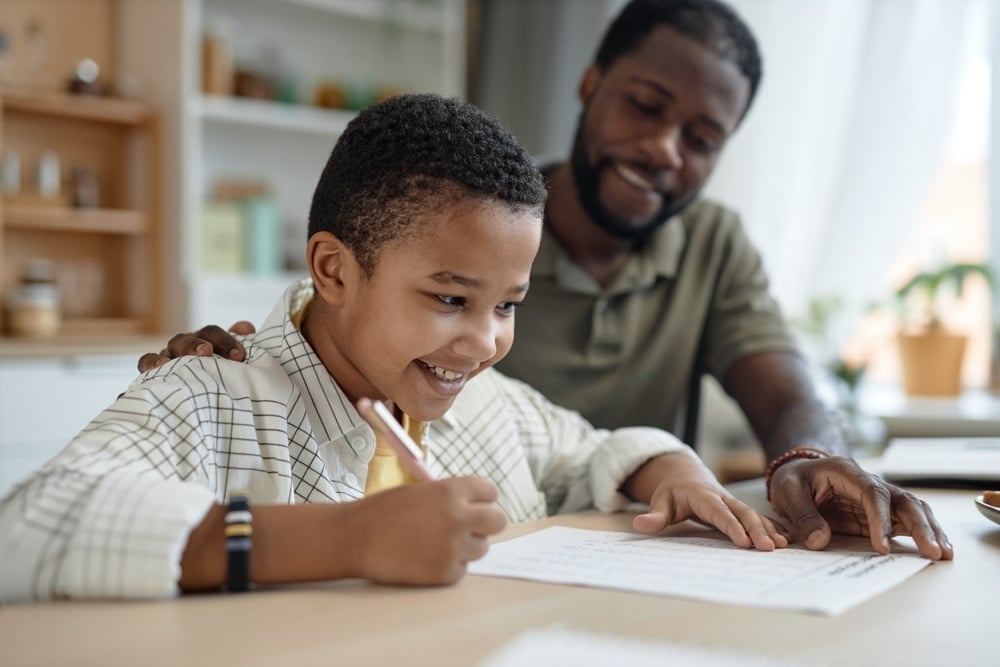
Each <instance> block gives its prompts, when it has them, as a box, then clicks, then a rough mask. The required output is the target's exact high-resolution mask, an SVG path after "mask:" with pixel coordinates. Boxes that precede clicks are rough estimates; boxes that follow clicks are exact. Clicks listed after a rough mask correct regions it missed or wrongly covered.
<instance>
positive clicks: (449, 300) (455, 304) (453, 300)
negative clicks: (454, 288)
mask: <svg viewBox="0 0 1000 667" xmlns="http://www.w3.org/2000/svg"><path fill="white" fill-rule="evenodd" d="M437 298H438V299H440V300H441V303H443V304H444V305H446V306H448V307H449V308H461V307H462V306H464V305H465V297H462V296H447V295H445V294H438V295H437Z"/></svg>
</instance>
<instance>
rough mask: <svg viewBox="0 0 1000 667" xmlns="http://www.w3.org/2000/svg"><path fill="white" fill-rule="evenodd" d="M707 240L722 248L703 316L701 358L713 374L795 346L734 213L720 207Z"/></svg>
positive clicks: (760, 262)
mask: <svg viewBox="0 0 1000 667" xmlns="http://www.w3.org/2000/svg"><path fill="white" fill-rule="evenodd" d="M715 212H716V215H718V220H717V227H716V229H715V234H714V238H713V242H714V243H716V244H719V247H718V248H717V250H718V251H719V252H721V253H722V261H721V263H720V266H719V269H718V274H717V279H716V285H715V291H714V294H713V298H712V302H711V305H710V307H709V312H708V314H707V319H706V321H705V333H704V336H705V338H704V343H705V351H704V355H705V356H704V359H705V361H706V364H707V366H708V370H709V371H710V372H711V373H712V374H713V375H714V376H715V377H716V378H718V379H721V378H722V377H723V376H724V375H725V373H726V371H728V370H729V368H730V366H732V365H733V364H734V363H735V362H737V361H739V360H740V359H742V358H744V357H747V356H750V355H752V354H757V353H761V352H789V353H793V354H798V353H799V349H798V346H797V344H796V341H795V338H794V336H793V334H792V332H791V331H790V330H789V328H788V325H787V324H786V322H785V319H784V317H783V316H782V314H781V308H780V307H779V305H778V303H777V301H776V300H775V299H774V297H773V296H772V295H771V292H770V286H769V283H768V278H767V273H766V272H765V269H764V262H763V260H762V259H761V256H760V253H759V252H758V251H757V249H756V248H754V246H753V244H752V243H751V241H750V239H749V238H748V237H747V235H746V232H745V231H744V229H743V226H742V224H740V220H739V217H738V216H737V215H736V214H735V213H733V212H731V211H727V210H725V209H722V208H721V207H715Z"/></svg>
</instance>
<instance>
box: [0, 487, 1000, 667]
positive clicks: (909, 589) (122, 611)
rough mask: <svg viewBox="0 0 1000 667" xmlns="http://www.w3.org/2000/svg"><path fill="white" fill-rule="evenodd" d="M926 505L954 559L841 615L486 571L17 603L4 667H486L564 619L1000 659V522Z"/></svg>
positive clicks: (728, 641) (566, 520)
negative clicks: (439, 584) (514, 642)
mask: <svg viewBox="0 0 1000 667" xmlns="http://www.w3.org/2000/svg"><path fill="white" fill-rule="evenodd" d="M734 490H735V492H736V493H737V495H740V496H741V497H744V498H745V499H746V500H748V502H751V504H755V505H757V504H760V503H761V502H762V500H763V499H762V497H761V496H762V493H761V489H760V482H759V480H756V481H754V482H752V483H742V484H738V485H735V487H734ZM919 494H920V495H921V497H923V498H925V499H926V500H927V501H928V502H930V504H931V505H932V506H933V508H934V510H935V512H936V514H937V516H938V518H939V519H940V520H941V522H942V524H943V525H944V527H945V530H946V531H947V532H948V535H949V537H950V538H951V540H952V542H953V544H954V545H955V549H956V558H955V560H954V561H953V562H950V563H938V564H934V565H931V566H930V567H928V568H925V569H924V570H923V571H921V572H919V573H918V574H916V575H915V576H913V577H911V578H910V579H908V580H906V581H905V582H903V583H902V584H900V585H899V586H896V587H894V588H892V589H891V590H889V591H888V592H886V593H883V594H881V595H878V596H876V597H875V598H873V599H871V600H869V601H867V602H865V603H863V604H861V605H860V606H857V607H855V608H853V609H850V610H848V611H847V612H845V613H843V614H842V615H840V616H835V617H826V616H818V615H811V614H804V613H798V612H781V611H768V610H763V609H755V608H749V607H735V606H725V605H719V604H712V603H703V602H695V601H691V600H684V599H680V598H672V597H660V596H653V595H642V594H637V593H627V592H619V591H612V590H601V589H590V588H583V587H573V586H561V585H552V584H540V583H533V582H527V581H517V580H508V579H496V578H489V577H478V576H468V577H466V578H465V579H464V580H463V581H461V582H460V583H459V584H457V585H455V586H450V587H445V588H429V589H428V588H412V589H410V588H394V587H385V586H376V585H371V584H367V583H364V582H356V581H350V582H340V583H336V584H318V585H310V586H301V587H295V588H281V589H271V590H262V591H256V592H254V593H251V594H248V595H224V594H211V595H199V596H188V597H184V598H181V599H177V600H174V601H167V602H143V603H121V602H60V603H53V604H37V605H20V606H11V607H7V608H4V609H0V664H3V665H18V666H20V665H37V664H65V665H101V666H106V665H159V664H163V665H168V664H169V665H182V664H189V665H203V664H231V665H241V666H250V665H320V664H327V665H333V664H337V665H400V666H410V665H475V664H477V663H478V662H480V661H482V660H483V659H484V658H485V657H486V656H488V655H490V654H491V653H492V652H494V651H495V650H497V649H498V648H499V647H500V646H502V645H503V644H505V643H506V642H508V641H509V640H511V639H512V638H513V637H515V636H516V635H518V633H520V632H521V631H523V630H526V629H529V628H537V627H546V626H551V625H554V624H561V625H562V626H564V627H568V628H571V629H576V630H581V631H586V632H594V633H600V634H604V635H615V636H619V637H626V638H641V639H645V640H662V641H668V642H673V643H683V644H685V645H687V646H690V647H700V648H705V649H716V650H721V651H726V652H736V653H739V654H741V655H746V656H750V657H756V658H772V659H776V660H780V661H783V662H784V663H785V664H803V665H805V664H808V665H949V666H952V665H996V664H1000V644H998V639H997V636H996V629H997V627H998V626H997V622H998V618H1000V617H998V615H997V610H998V609H1000V526H998V525H996V524H993V523H991V522H989V521H987V520H986V519H985V518H984V517H983V516H982V515H980V514H979V512H978V511H977V509H976V508H975V506H974V502H973V498H974V497H975V495H976V493H975V492H973V491H958V490H947V491H939V490H934V491H929V490H921V491H919ZM630 519H631V515H628V514H615V515H600V514H596V513H585V514H579V515H571V516H564V517H558V518H551V519H546V520H543V521H538V522H532V523H525V524H520V525H516V526H512V527H510V528H509V529H508V530H507V531H506V533H504V535H503V536H501V537H502V538H505V537H512V536H514V535H519V534H523V533H526V532H529V531H531V530H535V529H538V528H540V527H543V526H546V525H552V524H561V525H567V526H576V527H581V528H595V529H605V530H628V529H629V526H630ZM703 530H705V529H703V528H701V527H699V526H695V525H691V524H685V525H682V526H678V527H677V530H676V532H677V534H696V533H698V532H699V531H703ZM900 542H903V543H906V542H907V540H900ZM0 567H2V563H0Z"/></svg>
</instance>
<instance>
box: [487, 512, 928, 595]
mask: <svg viewBox="0 0 1000 667" xmlns="http://www.w3.org/2000/svg"><path fill="white" fill-rule="evenodd" d="M929 564H930V561H929V560H927V559H925V558H921V557H920V556H918V555H916V554H912V553H892V554H889V555H887V556H881V555H879V554H876V553H875V552H873V551H868V552H863V551H837V550H828V551H809V550H807V549H805V548H804V547H797V546H795V547H787V548H785V549H777V550H775V551H770V552H764V551H756V550H754V549H741V548H739V547H737V546H735V545H733V544H732V543H731V542H728V541H723V540H718V539H712V538H707V537H648V536H644V535H638V534H635V533H622V532H611V531H599V530H583V529H580V528H566V527H562V526H553V527H550V528H545V529H543V530H540V531H538V532H535V533H531V534H529V535H525V536H522V537H517V538H514V539H511V540H508V541H506V542H500V543H497V544H494V545H492V546H491V547H490V550H489V553H487V554H486V556H485V557H484V558H483V559H481V560H478V561H475V562H473V563H470V564H469V573H471V574H479V575H487V576H494V577H511V578H517V579H531V580H534V581H544V582H551V583H560V584H578V585H583V586H596V587H602V588H617V589H622V590H629V591H637V592H640V593H653V594H658V595H675V596H680V597H686V598H694V599H696V600H707V601H711V602H721V603H724V604H737V605H745V606H751V607H766V608H770V609H786V610H798V611H809V612H816V613H820V614H828V615H835V614H839V613H841V612H843V611H844V610H846V609H849V608H850V607H853V606H855V605H857V604H860V603H861V602H864V601H865V600H867V599H869V598H872V597H874V596H876V595H878V594H879V593H881V592H883V591H885V590H888V589H889V588H891V587H892V586H895V585H896V584H898V583H900V582H901V581H903V580H904V579H906V578H907V577H910V576H912V575H914V574H916V573H917V572H919V571H920V570H921V569H923V568H924V567H926V566H927V565H929Z"/></svg>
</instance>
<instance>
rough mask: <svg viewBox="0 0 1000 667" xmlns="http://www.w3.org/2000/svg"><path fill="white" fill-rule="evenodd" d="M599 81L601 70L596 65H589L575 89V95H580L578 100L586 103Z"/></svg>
mask: <svg viewBox="0 0 1000 667" xmlns="http://www.w3.org/2000/svg"><path fill="white" fill-rule="evenodd" d="M600 82H601V70H600V69H599V68H598V67H597V65H591V66H590V67H588V68H587V71H585V72H584V73H583V77H582V78H581V79H580V86H579V88H578V90H577V95H578V96H579V97H580V101H581V102H583V103H584V104H586V103H587V102H588V101H589V100H590V96H591V95H593V94H594V91H595V90H597V84H599V83H600Z"/></svg>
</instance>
